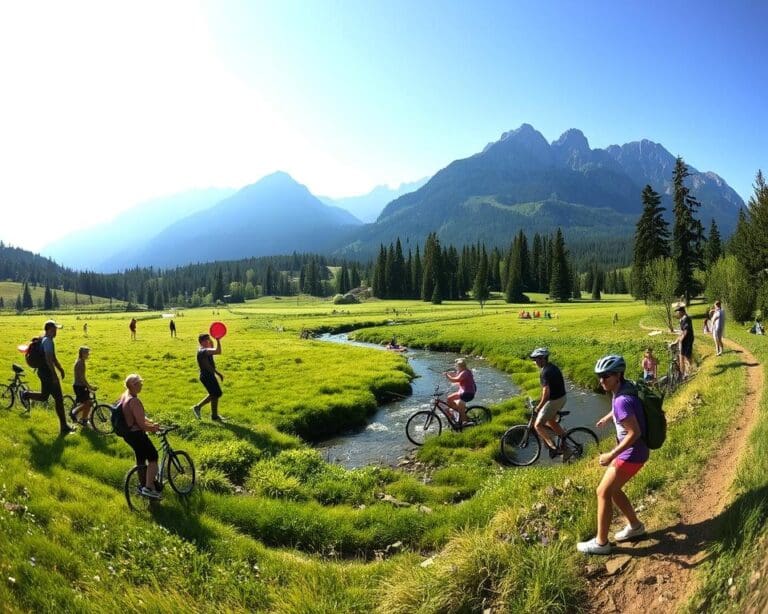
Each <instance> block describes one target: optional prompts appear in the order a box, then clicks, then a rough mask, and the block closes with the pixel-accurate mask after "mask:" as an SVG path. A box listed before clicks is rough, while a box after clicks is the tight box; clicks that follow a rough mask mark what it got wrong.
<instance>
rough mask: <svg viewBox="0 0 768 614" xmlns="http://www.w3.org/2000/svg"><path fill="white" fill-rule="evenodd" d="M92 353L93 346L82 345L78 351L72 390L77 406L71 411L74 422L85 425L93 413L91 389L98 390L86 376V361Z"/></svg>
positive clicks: (70, 414)
mask: <svg viewBox="0 0 768 614" xmlns="http://www.w3.org/2000/svg"><path fill="white" fill-rule="evenodd" d="M90 355H91V348H89V347H87V346H82V347H81V348H80V349H79V350H78V352H77V360H76V361H75V369H74V370H75V383H74V384H72V390H73V391H74V393H75V407H74V408H73V409H72V411H71V412H70V413H69V416H70V417H71V418H72V422H77V423H78V424H80V426H85V425H86V423H87V422H88V418H89V416H90V415H91V390H97V388H96V386H92V385H91V384H89V383H88V380H87V379H86V377H85V361H86V360H88V358H89V357H90Z"/></svg>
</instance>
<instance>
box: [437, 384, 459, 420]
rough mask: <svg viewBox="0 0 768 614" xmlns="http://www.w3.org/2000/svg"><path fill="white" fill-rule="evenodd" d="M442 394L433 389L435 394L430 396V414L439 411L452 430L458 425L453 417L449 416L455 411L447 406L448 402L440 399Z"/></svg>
mask: <svg viewBox="0 0 768 614" xmlns="http://www.w3.org/2000/svg"><path fill="white" fill-rule="evenodd" d="M443 394H444V393H443V392H440V390H438V389H437V388H435V392H434V393H433V394H432V408H431V410H432V413H434V414H437V410H440V413H442V414H443V416H445V419H446V420H448V424H450V425H451V428H452V429H454V430H455V429H456V428H457V427H458V425H459V423H458V422H457V421H456V420H454V418H453V416H452V415H451V414H452V412H454V411H456V410H455V409H453V407H451V406H450V405H448V401H446V400H445V399H443V398H442V396H443Z"/></svg>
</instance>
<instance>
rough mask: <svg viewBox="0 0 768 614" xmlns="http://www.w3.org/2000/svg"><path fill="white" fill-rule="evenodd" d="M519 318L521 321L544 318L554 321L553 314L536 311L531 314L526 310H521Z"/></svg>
mask: <svg viewBox="0 0 768 614" xmlns="http://www.w3.org/2000/svg"><path fill="white" fill-rule="evenodd" d="M517 317H518V318H520V319H521V320H532V319H536V318H544V319H545V320H551V319H552V312H550V311H547V310H546V309H545V310H544V314H543V315H542V313H541V312H540V311H534V312H533V313H531V312H530V311H526V310H525V309H523V310H521V311H520V313H518V314H517Z"/></svg>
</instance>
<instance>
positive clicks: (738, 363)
mask: <svg viewBox="0 0 768 614" xmlns="http://www.w3.org/2000/svg"><path fill="white" fill-rule="evenodd" d="M757 366H759V363H756V362H746V361H745V360H738V359H736V360H731V361H729V362H721V363H718V365H717V367H716V368H715V370H714V371H713V372H712V375H722V374H723V373H725V372H726V371H729V370H731V369H741V368H743V367H757Z"/></svg>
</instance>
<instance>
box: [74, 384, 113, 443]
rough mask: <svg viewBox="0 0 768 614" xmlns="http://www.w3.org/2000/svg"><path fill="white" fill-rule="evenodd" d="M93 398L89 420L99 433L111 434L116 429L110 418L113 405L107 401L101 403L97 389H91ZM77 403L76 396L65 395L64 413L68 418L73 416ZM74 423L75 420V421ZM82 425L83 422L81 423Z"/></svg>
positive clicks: (90, 392)
mask: <svg viewBox="0 0 768 614" xmlns="http://www.w3.org/2000/svg"><path fill="white" fill-rule="evenodd" d="M89 394H90V399H91V415H90V417H89V418H88V422H89V423H90V425H91V428H93V430H94V431H96V432H97V433H98V434H99V435H110V434H111V433H112V432H113V431H114V430H115V429H114V427H113V426H112V420H111V419H110V416H111V413H112V406H111V405H108V404H107V403H99V402H98V401H97V399H96V391H95V390H90V391H89ZM76 405H77V403H76V402H75V397H73V396H72V395H71V394H65V395H64V413H65V414H66V415H67V417H68V418H71V417H72V413H71V412H72V410H73V409H75V406H76ZM73 424H74V422H73ZM80 424H81V425H82V423H80Z"/></svg>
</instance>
